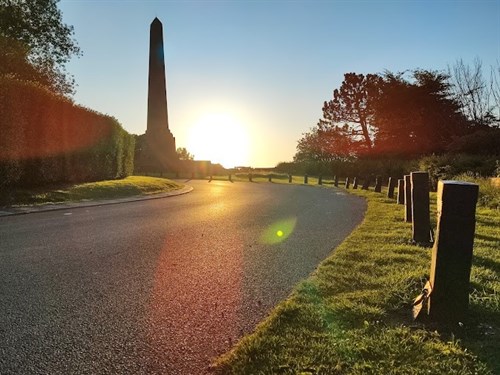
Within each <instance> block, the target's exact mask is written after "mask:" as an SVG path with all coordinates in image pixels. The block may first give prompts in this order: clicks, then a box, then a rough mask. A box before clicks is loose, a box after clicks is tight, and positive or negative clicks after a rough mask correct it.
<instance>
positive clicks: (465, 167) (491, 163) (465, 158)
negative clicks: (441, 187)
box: [418, 154, 498, 189]
mask: <svg viewBox="0 0 500 375" xmlns="http://www.w3.org/2000/svg"><path fill="white" fill-rule="evenodd" d="M497 158H498V157H497V156H484V155H467V154H444V155H430V156H425V157H423V158H421V159H420V160H419V163H418V164H419V169H420V170H422V171H428V172H429V176H430V180H431V185H432V188H433V189H436V187H437V182H438V180H450V179H453V177H454V176H457V175H460V174H463V173H470V174H472V175H474V176H480V177H488V176H493V175H494V173H495V169H496V163H497Z"/></svg>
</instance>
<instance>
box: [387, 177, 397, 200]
mask: <svg viewBox="0 0 500 375" xmlns="http://www.w3.org/2000/svg"><path fill="white" fill-rule="evenodd" d="M395 182H396V179H395V178H392V177H389V182H388V183H387V198H394V188H395V186H394V185H395Z"/></svg>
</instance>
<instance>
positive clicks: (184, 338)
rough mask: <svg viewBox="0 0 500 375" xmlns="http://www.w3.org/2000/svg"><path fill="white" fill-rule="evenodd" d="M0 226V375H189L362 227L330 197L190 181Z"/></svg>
mask: <svg viewBox="0 0 500 375" xmlns="http://www.w3.org/2000/svg"><path fill="white" fill-rule="evenodd" d="M189 184H191V185H192V186H193V187H194V191H193V192H191V193H189V194H186V195H182V196H178V197H171V198H166V199H156V200H148V201H140V202H131V203H125V204H117V205H103V206H98V207H88V208H75V209H68V210H64V211H53V212H44V213H36V214H29V215H20V216H10V217H9V216H7V217H0V374H118V373H120V374H141V373H144V374H145V373H148V374H154V373H162V374H202V373H205V372H207V371H208V366H209V364H210V362H211V360H212V359H213V358H214V357H217V356H218V355H220V354H222V353H224V352H225V351H227V350H229V349H230V348H231V347H232V345H234V344H235V343H236V342H237V340H238V339H239V338H240V337H241V336H242V335H243V334H245V333H248V332H251V331H252V330H253V329H254V327H255V325H256V324H257V323H258V322H259V321H261V320H262V319H263V318H264V317H265V316H266V314H267V313H268V312H269V311H270V309H271V308H272V307H273V306H274V305H276V304H277V303H278V302H279V301H280V300H283V299H284V298H286V297H287V295H289V293H290V291H291V290H292V288H293V286H294V285H296V284H297V282H299V281H300V280H301V279H304V278H305V277H307V276H308V275H309V274H310V273H311V272H312V271H313V270H314V269H315V268H316V266H317V265H318V263H319V262H321V261H322V260H323V259H324V258H325V257H326V256H327V255H328V254H329V253H330V252H331V250H332V249H333V248H334V247H335V246H336V245H338V244H339V243H340V242H341V241H342V239H343V238H344V237H345V236H346V235H347V234H348V233H350V232H351V231H352V229H353V228H354V227H355V226H356V225H357V224H358V223H359V222H360V221H361V220H362V217H363V213H364V210H365V203H364V201H363V200H362V199H360V198H358V197H354V196H350V195H346V194H344V193H342V190H339V189H335V188H318V187H310V186H298V185H279V184H269V183H261V184H256V183H229V182H216V181H213V182H211V183H207V182H206V181H191V182H190V183H189Z"/></svg>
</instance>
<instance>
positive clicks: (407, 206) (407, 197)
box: [404, 175, 411, 223]
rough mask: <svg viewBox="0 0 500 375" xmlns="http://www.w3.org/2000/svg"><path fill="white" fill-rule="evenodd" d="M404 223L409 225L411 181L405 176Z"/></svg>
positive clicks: (408, 176)
mask: <svg viewBox="0 0 500 375" xmlns="http://www.w3.org/2000/svg"><path fill="white" fill-rule="evenodd" d="M404 190H405V221H406V222H407V223H411V180H410V175H405V189H404Z"/></svg>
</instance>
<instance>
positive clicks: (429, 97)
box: [294, 69, 491, 161]
mask: <svg viewBox="0 0 500 375" xmlns="http://www.w3.org/2000/svg"><path fill="white" fill-rule="evenodd" d="M467 113H468V112H467V111H466V110H464V108H463V101H461V100H460V98H459V97H458V96H457V95H456V92H455V91H454V90H453V86H452V83H450V76H449V75H448V74H445V73H441V72H437V71H429V70H419V69H417V70H414V71H407V72H403V73H391V72H385V73H384V74H368V75H363V74H356V73H346V74H345V75H344V81H343V82H342V84H341V87H340V88H339V89H335V90H334V91H333V98H332V99H331V100H330V101H326V102H325V103H324V104H323V118H321V119H320V120H319V122H318V124H317V125H316V126H315V127H313V128H312V129H311V130H310V131H309V132H307V133H305V134H303V136H302V138H301V139H300V140H299V141H298V144H297V154H296V155H295V158H294V160H295V161H306V160H308V161H328V160H340V159H343V158H350V157H353V156H358V157H359V156H377V155H384V156H387V155H394V156H396V155H397V156H402V157H417V156H420V155H424V154H429V153H441V152H444V151H446V148H447V146H448V145H449V144H450V143H451V142H452V141H453V140H454V139H457V138H459V137H463V136H466V135H468V134H471V133H472V132H475V131H479V130H484V129H485V128H487V126H485V125H484V122H482V121H477V119H472V118H469V117H468V116H467ZM489 113H491V111H489V112H488V115H489Z"/></svg>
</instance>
